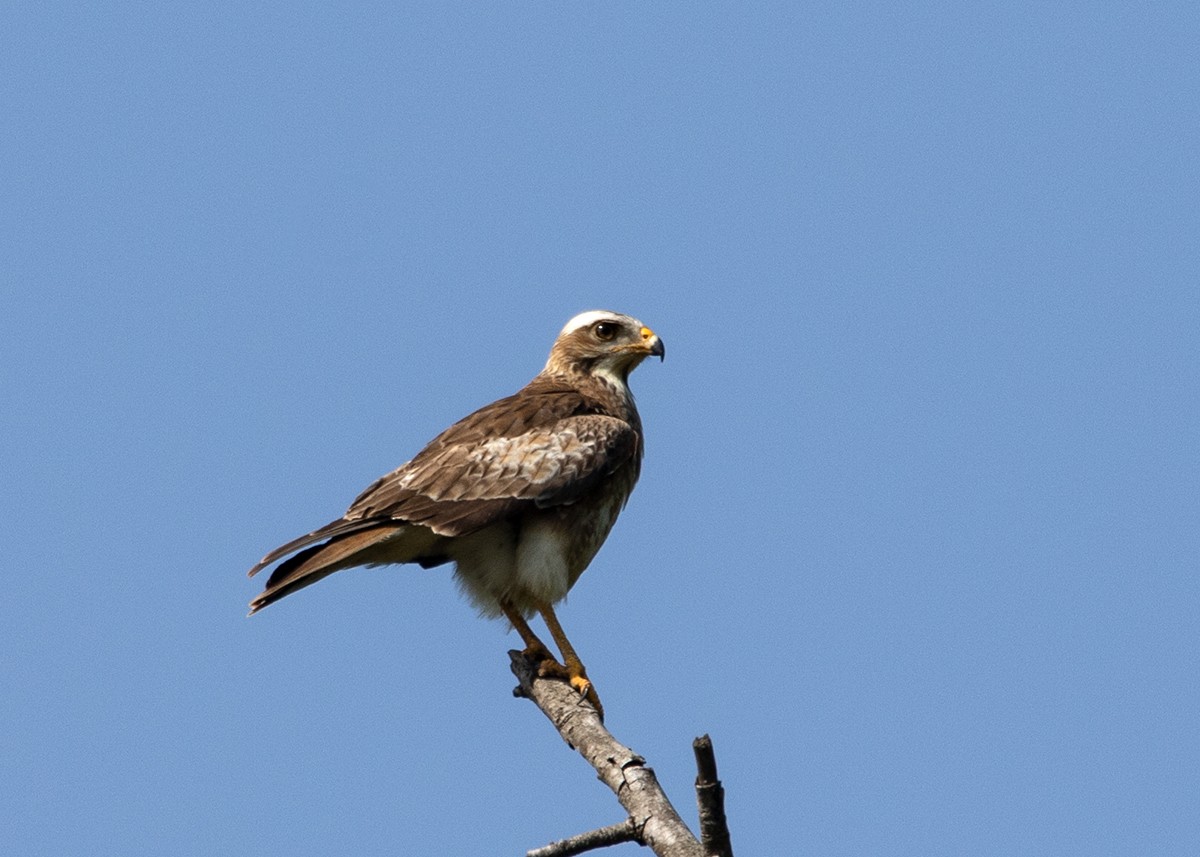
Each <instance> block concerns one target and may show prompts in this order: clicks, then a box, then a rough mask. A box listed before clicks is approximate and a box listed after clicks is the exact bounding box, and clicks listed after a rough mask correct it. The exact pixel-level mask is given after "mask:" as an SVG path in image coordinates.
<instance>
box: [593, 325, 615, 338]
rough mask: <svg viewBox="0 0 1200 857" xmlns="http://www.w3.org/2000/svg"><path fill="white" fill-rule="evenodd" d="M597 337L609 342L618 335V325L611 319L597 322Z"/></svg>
mask: <svg viewBox="0 0 1200 857" xmlns="http://www.w3.org/2000/svg"><path fill="white" fill-rule="evenodd" d="M594 329H595V331H596V338H597V339H599V340H602V341H604V342H608V341H609V340H610V339H612V338H613V337H614V336H616V335H617V325H616V324H615V323H613V322H611V321H598V322H596V327H595V328H594Z"/></svg>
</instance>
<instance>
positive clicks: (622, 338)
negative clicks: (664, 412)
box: [545, 310, 667, 386]
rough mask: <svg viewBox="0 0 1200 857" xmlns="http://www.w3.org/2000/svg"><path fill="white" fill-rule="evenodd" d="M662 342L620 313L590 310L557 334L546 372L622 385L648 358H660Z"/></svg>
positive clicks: (574, 319) (644, 326)
mask: <svg viewBox="0 0 1200 857" xmlns="http://www.w3.org/2000/svg"><path fill="white" fill-rule="evenodd" d="M666 353H667V350H666V347H665V346H664V345H663V341H662V340H661V339H659V338H658V334H656V333H655V332H654V331H653V330H651V329H650V328H648V327H646V325H644V324H642V323H641V322H640V321H638V320H637V319H636V318H633V317H632V316H628V315H621V313H619V312H608V311H606V310H591V311H589V312H583V313H580V314H579V315H577V316H575V317H574V318H573V319H571V320H570V321H568V322H567V325H566V327H564V328H563V329H562V332H561V333H559V334H558V339H556V340H555V342H554V347H553V348H551V349H550V359H549V360H547V361H546V369H545V371H546V372H547V373H550V374H561V375H571V374H587V375H596V376H599V377H602V378H608V379H609V380H611V381H613V382H615V383H618V384H620V385H622V386H623V385H624V384H625V383H626V381H627V380H628V378H629V373H630V372H632V371H633V369H634V367H636V366H637V365H638V364H639V363H641V362H642V361H643V360H645V359H646V358H647V357H658V358H659V359H663V358H664V357H665V355H666Z"/></svg>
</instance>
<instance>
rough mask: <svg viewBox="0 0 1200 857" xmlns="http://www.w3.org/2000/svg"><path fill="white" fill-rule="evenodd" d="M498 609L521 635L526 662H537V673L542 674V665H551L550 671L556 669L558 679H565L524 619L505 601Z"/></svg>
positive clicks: (551, 655) (548, 651)
mask: <svg viewBox="0 0 1200 857" xmlns="http://www.w3.org/2000/svg"><path fill="white" fill-rule="evenodd" d="M500 609H501V610H503V611H504V615H505V616H507V617H508V621H509V622H510V623H511V624H512V626H513V628H514V629H516V632H517V633H518V634H520V635H521V641H522V642H524V643H525V650H524V651H523V652H521V654H522V655H524V656H525V658H526V659H527V660H530V661H536V662H537V664H538V673H539V674H542V667H543V665H546V664H553V667H551V668H550V669H551V670H553V669H554V668H555V667H557V669H558V671H559V677H561V678H565V677H566V676H565V673H566V669H565V667H563V666H562V664H560V663H559V662H558V661H556V660H554V655H553V654H551V653H550V650H549V649H548V648H546V644H545V643H543V642H542V641H541V640H539V639H538V636H537V634H535V633H533V629H532V628H530V627H529V623H528V622H526V621H525V617H524V616H522V615H521V614H520V613H518V612H517V611H516V609H514V608H513V606H512V605H511V604H509V603H508V602H507V601H501V602H500Z"/></svg>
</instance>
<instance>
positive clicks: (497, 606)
mask: <svg viewBox="0 0 1200 857" xmlns="http://www.w3.org/2000/svg"><path fill="white" fill-rule="evenodd" d="M664 355H665V348H664V346H663V342H662V340H661V339H659V337H658V336H657V335H656V334H655V333H654V332H653V331H652V330H650V328H648V327H646V326H645V325H644V324H642V323H641V322H640V321H638V320H637V319H636V318H631V317H630V316H627V315H621V314H620V313H615V312H604V311H592V312H585V313H581V314H580V315H577V316H575V317H574V318H573V319H571V320H570V321H569V322H567V325H566V327H564V328H563V329H562V332H561V333H559V335H558V339H557V340H556V341H555V342H554V347H553V348H551V350H550V358H549V360H547V361H546V366H545V368H544V369H542V371H541V372H540V373H539V374H538V375H537V377H535V378H534V379H533V380H532V381H530V382H529V383H528V384H527V385H526V386H525V387H524V388H523V389H521V390H520V391H519V392H517V393H515V394H514V395H512V396H508V397H507V398H504V399H500V400H499V401H496V402H493V403H492V404H490V405H488V406H486V407H484V408H480V409H479V410H478V411H476V412H475V413H473V414H471V415H470V416H468V417H466V418H464V419H462V420H459V421H458V422H457V423H455V424H454V425H452V426H450V428H448V429H446V430H445V431H443V432H442V433H441V434H439V435H438V436H437V437H435V438H434V439H433V440H432V441H430V442H429V444H428V445H427V446H426V447H425V448H424V449H422V450H421V451H420V452H419V453H418V454H417V456H416V457H415V458H413V459H412V460H411V461H409V462H408V463H407V464H404V465H402V466H401V467H400V468H399V469H397V470H394V471H392V472H391V473H389V474H387V475H386V476H383V477H381V478H380V479H378V480H376V481H375V483H374V484H372V485H371V486H370V487H369V488H367V490H366V491H364V492H363V493H362V494H361V495H359V497H358V499H357V500H355V501H354V503H353V504H351V506H350V508H349V510H347V512H346V514H345V515H343V516H342V517H341V518H339V519H338V520H336V521H333V522H332V523H330V524H327V525H325V526H324V527H321V528H320V529H319V530H315V531H313V532H311V533H309V534H308V535H306V536H301V537H300V538H298V539H293V540H292V541H290V542H288V543H287V544H285V545H283V546H281V547H278V548H276V549H275V550H273V551H271V552H270V553H269V554H267V555H266V556H265V557H263V559H262V561H261V562H259V563H258V564H257V565H256V566H254V568H252V569H250V575H251V576H253V575H255V574H257V573H258V572H259V571H261V570H262V569H264V568H266V567H267V566H269V565H271V564H272V563H274V562H277V561H279V560H281V559H283V558H284V557H289V558H288V559H286V560H285V561H284V562H282V563H280V564H279V565H278V566H277V567H276V568H275V570H274V571H273V572H271V576H270V577H269V578H268V579H267V585H266V588H265V589H264V590H263V591H262V592H261V593H260V594H259V595H258V596H257V597H256V598H255V599H254V600H253V601H251V602H250V613H251V614H254V613H256V612H258V611H259V610H261V609H262V608H264V607H266V606H267V605H268V604H273V603H274V602H276V601H278V600H279V599H280V598H283V597H284V596H285V595H290V594H292V593H293V592H295V591H296V590H298V589H302V588H304V587H305V586H308V585H309V584H312V583H316V582H317V581H318V580H320V579H321V578H323V577H326V576H327V575H330V574H332V573H333V572H335V571H341V570H342V569H346V568H352V567H355V566H376V565H385V564H390V563H406V562H415V563H417V564H419V565H420V566H422V567H423V568H432V567H434V566H438V565H442V564H444V563H448V562H453V563H454V564H455V576H456V577H457V579H458V581H459V583H460V584H461V587H462V589H463V590H464V591H465V592H466V593H467V596H468V597H469V598H470V600H471V601H472V602H473V603H474V605H475V606H476V607H477V608H478V609H479V610H480V612H481V613H483V614H484V615H487V616H492V617H499V616H505V617H507V619H508V621H509V622H511V623H512V626H513V627H514V628H515V629H516V630H517V632H518V633H519V634H520V635H521V639H522V640H523V641H524V642H525V654H526V655H527V656H528V657H530V658H533V659H535V660H537V661H538V662H539V672H540V674H542V675H550V676H555V677H559V678H563V679H565V680H567V681H569V682H570V683H571V685H572V686H573V687H575V688H576V689H577V690H578V691H579V692H580V693H582V694H583V695H584V696H585V697H586V698H587V699H588V700H589V701H590V702H591V703H592V704H593V705H595V706H596V709H597V710H598V711H600V712H601V714H603V709H602V708H601V706H600V700H599V697H598V696H597V695H596V691H595V688H593V687H592V685H591V682H590V681H589V680H588V677H587V671H586V670H585V669H584V666H583V664H582V663H581V662H580V660H579V656H578V655H577V654H576V653H575V650H574V648H573V647H572V646H571V643H570V641H569V640H568V639H567V637H566V634H564V633H563V630H562V626H561V625H559V622H558V618H557V617H556V616H555V614H554V607H553V605H554V604H556V603H558V602H559V601H561V600H562V599H563V598H565V597H566V595H567V592H568V591H569V590H570V589H571V587H572V586H573V585H574V584H575V581H576V580H578V579H579V575H581V574H582V573H583V570H584V569H585V568H587V566H588V563H590V562H591V561H592V557H594V556H595V555H596V552H597V551H598V550H599V549H600V546H601V545H602V544H603V543H604V540H605V538H607V537H608V533H609V531H610V530H611V529H612V526H613V523H614V522H615V521H616V520H617V515H618V514H619V513H620V511H621V509H622V508H624V506H625V503H626V501H627V500H628V499H629V495H630V492H632V491H633V486H634V483H636V482H637V479H638V473H639V471H640V470H641V464H642V451H643V445H642V421H641V419H640V417H639V416H638V412H637V408H636V407H635V406H634V401H633V394H632V393H630V391H629V384H628V381H629V373H630V372H631V371H632V370H633V369H634V367H636V366H637V365H638V364H639V363H641V362H642V361H643V360H644V359H645V358H646V357H650V356H654V357H658V358H660V359H661V358H663V357H664ZM289 555H290V556H289ZM534 613H540V614H541V616H542V618H543V619H544V620H545V623H546V627H547V628H548V629H549V631H550V634H551V636H552V637H553V638H554V641H555V643H556V644H557V645H558V649H559V651H560V652H561V653H562V663H561V664H560V663H559V662H558V661H556V660H555V659H554V657H553V656H552V655H551V654H550V652H549V650H548V649H547V648H546V646H545V645H544V644H543V643H542V642H541V641H540V640H539V639H538V638H537V636H536V635H535V634H534V633H533V630H532V629H531V628H530V627H529V623H528V622H527V621H526V620H527V619H528V618H529V617H531V616H532V615H533V614H534Z"/></svg>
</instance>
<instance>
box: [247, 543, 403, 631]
mask: <svg viewBox="0 0 1200 857" xmlns="http://www.w3.org/2000/svg"><path fill="white" fill-rule="evenodd" d="M335 523H336V522H335ZM331 527H332V525H331ZM325 529H326V530H328V529H329V528H325ZM407 529H411V526H410V525H406V524H399V525H397V524H379V523H378V522H376V523H375V524H374V525H373V526H371V528H370V529H361V528H358V529H356V530H352V531H351V532H349V533H347V534H346V535H335V536H333V538H330V539H329V540H328V541H326V542H324V543H322V544H319V545H313V546H312V547H310V548H307V549H306V550H302V551H300V552H299V553H298V554H296V555H295V556H293V557H292V558H291V559H288V560H287V561H285V562H283V563H281V564H280V565H279V567H278V568H276V569H275V570H274V571H273V572H271V576H270V578H268V580H267V586H266V589H264V590H263V591H262V592H261V593H259V595H258V596H257V597H256V598H255V599H254V600H253V601H251V602H250V615H254V614H255V613H257V612H258V611H259V610H261V609H263V608H264V607H266V606H267V605H268V604H273V603H275V602H276V601H278V600H279V599H280V598H283V597H284V596H286V595H291V594H292V593H293V592H295V591H297V590H298V589H303V588H304V587H306V586H310V585H312V584H314V583H316V582H317V581H318V580H321V579H322V578H324V577H328V576H329V575H331V574H333V573H334V572H335V571H341V570H342V569H344V568H351V567H353V566H356V565H367V564H369V563H374V562H379V561H391V562H408V561H411V560H412V559H413V557H408V556H404V555H402V553H401V552H397V554H399V555H396V556H395V557H394V558H393V557H390V556H389V557H387V558H386V559H385V557H384V553H391V551H381V550H380V548H381V547H382V544H383V542H385V541H387V540H389V539H392V538H394V537H395V536H397V535H399V534H400V533H401V532H403V531H404V530H407ZM421 529H424V528H423V527H422V528H421ZM320 532H321V530H318V531H317V533H320ZM314 535H316V534H315V533H312V534H310V535H308V536H304V537H302V538H300V539H296V540H295V541H294V542H289V545H292V546H293V547H292V550H295V549H296V548H297V547H302V546H303V545H304V544H306V543H308V542H309V541H311V540H312V536H314ZM318 538H319V536H318ZM287 547H288V545H284V546H283V548H279V549H278V550H275V551H272V552H271V553H270V554H268V555H267V557H266V559H264V560H263V562H262V563H260V564H259V565H257V566H255V568H254V569H253V571H252V572H251V573H252V574H253V573H254V572H255V571H258V570H259V569H260V568H263V567H264V566H265V565H269V564H270V563H271V562H272V561H274V560H273V559H272V557H274V559H278V558H279V557H280V556H282V555H284V554H286V553H288V551H286V550H284V548H287Z"/></svg>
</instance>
